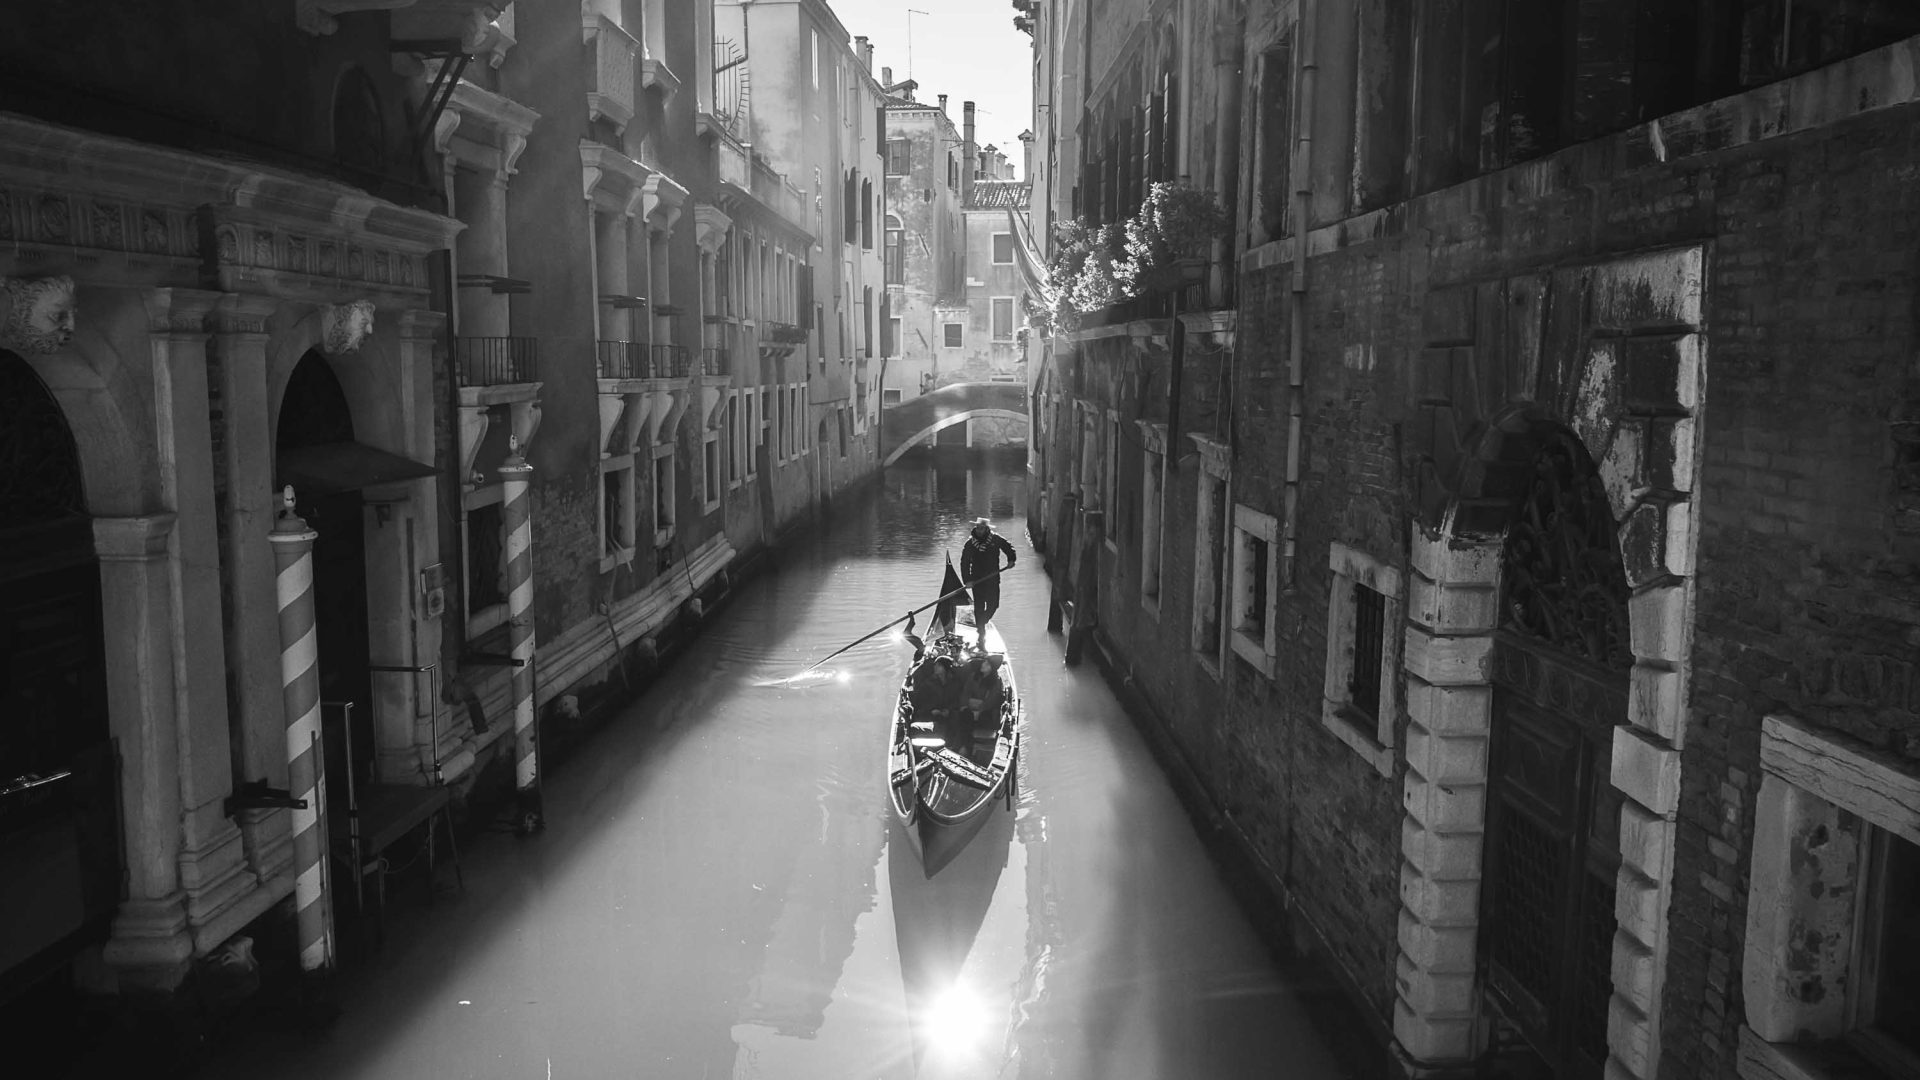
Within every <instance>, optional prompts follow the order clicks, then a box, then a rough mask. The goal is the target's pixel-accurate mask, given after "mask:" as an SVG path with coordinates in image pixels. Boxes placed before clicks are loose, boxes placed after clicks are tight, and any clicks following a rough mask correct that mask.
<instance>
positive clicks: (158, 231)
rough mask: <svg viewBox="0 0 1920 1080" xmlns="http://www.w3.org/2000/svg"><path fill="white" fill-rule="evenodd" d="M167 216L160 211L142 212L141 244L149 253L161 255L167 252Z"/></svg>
mask: <svg viewBox="0 0 1920 1080" xmlns="http://www.w3.org/2000/svg"><path fill="white" fill-rule="evenodd" d="M167 233H168V229H167V215H166V214H165V213H163V212H161V211H159V210H142V211H140V243H141V245H142V246H143V247H145V248H146V250H147V251H149V252H151V253H153V254H155V255H161V254H165V253H166V250H167V246H168V245H167Z"/></svg>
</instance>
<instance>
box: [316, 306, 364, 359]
mask: <svg viewBox="0 0 1920 1080" xmlns="http://www.w3.org/2000/svg"><path fill="white" fill-rule="evenodd" d="M371 333H373V301H371V300H353V301H349V302H348V303H345V304H328V305H327V306H326V307H323V308H321V309H320V349H321V351H322V352H325V353H326V354H327V355H329V356H339V355H340V354H342V353H350V352H359V351H360V343H361V342H362V341H365V340H366V338H367V335H368V334H371Z"/></svg>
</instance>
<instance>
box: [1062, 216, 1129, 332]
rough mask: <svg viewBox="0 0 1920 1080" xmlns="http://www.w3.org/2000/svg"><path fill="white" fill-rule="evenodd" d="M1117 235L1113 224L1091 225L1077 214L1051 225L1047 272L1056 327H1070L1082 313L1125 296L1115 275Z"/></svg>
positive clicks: (1098, 308) (1066, 328)
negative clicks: (1050, 260) (1050, 251)
mask: <svg viewBox="0 0 1920 1080" xmlns="http://www.w3.org/2000/svg"><path fill="white" fill-rule="evenodd" d="M1120 239H1121V237H1120V230H1119V229H1117V228H1115V227H1114V226H1112V225H1100V226H1092V225H1088V224H1087V223H1086V222H1085V221H1082V220H1081V219H1079V218H1074V219H1072V220H1070V221H1064V222H1061V223H1060V224H1059V225H1058V226H1055V228H1054V232H1053V240H1054V255H1053V262H1052V263H1051V264H1050V265H1049V267H1048V272H1049V274H1050V276H1051V277H1052V278H1053V288H1054V300H1053V324H1054V326H1055V327H1056V328H1058V329H1060V330H1073V329H1074V328H1076V327H1077V326H1079V325H1080V316H1081V315H1082V314H1085V313H1088V312H1094V311H1099V310H1100V309H1101V308H1104V307H1106V306H1107V305H1109V304H1113V303H1116V302H1118V301H1120V300H1123V299H1125V298H1126V297H1125V294H1124V292H1123V290H1122V289H1121V287H1120V282H1119V279H1118V278H1117V277H1116V276H1115V265H1116V259H1117V257H1118V255H1117V252H1118V249H1119V246H1120Z"/></svg>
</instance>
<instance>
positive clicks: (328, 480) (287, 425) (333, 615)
mask: <svg viewBox="0 0 1920 1080" xmlns="http://www.w3.org/2000/svg"><path fill="white" fill-rule="evenodd" d="M353 446H354V438H353V415H352V412H351V411H350V410H349V408H348V405H347V396H346V393H345V391H343V390H342V389H341V386H340V380H339V379H338V378H337V377H335V375H334V373H333V368H332V366H331V365H330V364H329V363H328V362H327V359H326V358H325V357H324V356H321V355H320V354H319V353H317V352H313V351H309V352H308V353H307V354H306V355H305V356H302V357H301V358H300V362H299V363H298V364H296V365H295V366H294V369H293V372H292V374H291V375H290V376H289V378H288V380H287V389H286V394H285V396H284V397H282V398H281V403H280V419H279V426H278V428H277V431H276V434H275V438H274V462H275V475H276V477H278V482H279V483H282V484H291V485H292V486H293V487H294V499H295V509H296V510H297V511H298V512H299V514H300V516H301V517H302V518H305V519H306V522H307V524H308V526H310V527H311V528H312V529H313V530H314V531H315V532H316V533H318V534H319V538H318V539H316V540H315V541H314V543H313V604H314V624H315V625H314V633H315V638H316V639H317V640H316V644H317V645H318V651H319V667H320V700H321V702H322V707H321V716H322V720H323V727H324V730H325V736H326V743H327V748H326V749H327V800H328V805H329V806H336V807H344V806H346V805H347V798H346V787H345V784H346V777H347V775H348V772H347V770H348V768H349V759H348V754H347V746H348V742H349V735H351V744H352V756H351V766H350V767H351V770H352V776H353V778H354V780H355V781H356V782H365V781H366V780H367V779H368V778H369V776H370V774H371V770H372V767H373V760H374V749H375V745H374V717H373V686H372V680H373V676H372V672H371V671H369V670H368V668H369V665H370V664H371V663H372V660H371V657H370V644H369V637H368V621H367V550H366V537H365V524H364V512H365V506H364V505H363V501H362V498H361V494H360V485H358V484H357V483H355V482H354V480H353V479H352V477H351V476H349V475H348V474H347V473H346V471H345V470H344V469H340V470H336V469H329V468H327V467H326V466H327V463H328V461H329V459H334V458H340V457H345V456H346V455H348V454H350V453H351V450H350V449H349V448H351V447H353ZM347 703H351V704H352V706H353V707H352V708H351V709H347V708H345V707H344V706H345V705H346V704H347ZM349 715H351V717H352V725H351V727H352V730H351V732H349V731H348V730H347V725H346V723H345V718H346V717H347V716H349Z"/></svg>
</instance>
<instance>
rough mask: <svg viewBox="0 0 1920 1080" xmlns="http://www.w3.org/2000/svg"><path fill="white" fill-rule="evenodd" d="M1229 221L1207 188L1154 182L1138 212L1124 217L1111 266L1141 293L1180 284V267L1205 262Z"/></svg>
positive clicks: (1122, 280) (1128, 286) (1126, 285)
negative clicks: (1118, 253)
mask: <svg viewBox="0 0 1920 1080" xmlns="http://www.w3.org/2000/svg"><path fill="white" fill-rule="evenodd" d="M1229 224H1230V222H1229V220H1228V218H1227V212H1226V209H1225V208H1223V207H1222V206H1221V205H1220V201H1219V200H1218V199H1216V198H1215V197H1214V194H1213V192H1212V191H1211V190H1209V189H1207V188H1201V187H1193V186H1192V185H1189V184H1168V183H1156V184H1154V185H1153V186H1152V187H1150V188H1149V189H1148V190H1147V197H1146V200H1145V201H1144V202H1142V203H1141V204H1140V210H1139V212H1138V213H1136V214H1135V215H1134V216H1133V217H1131V218H1128V219H1127V224H1126V241H1125V244H1124V252H1123V254H1122V255H1121V257H1120V259H1119V260H1118V262H1117V263H1116V264H1115V266H1114V273H1115V275H1116V277H1117V278H1118V280H1119V282H1120V285H1121V287H1122V288H1123V289H1124V290H1125V291H1126V293H1127V294H1128V295H1129V296H1140V295H1143V294H1146V293H1152V292H1159V291H1162V290H1165V289H1170V288H1173V287H1175V286H1178V285H1180V284H1181V277H1182V272H1183V268H1184V267H1186V266H1193V265H1198V264H1204V262H1205V260H1206V259H1207V258H1208V257H1209V256H1210V255H1211V254H1212V249H1213V245H1214V243H1215V241H1218V240H1220V239H1222V238H1224V237H1225V236H1226V235H1227V228H1228V226H1229Z"/></svg>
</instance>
